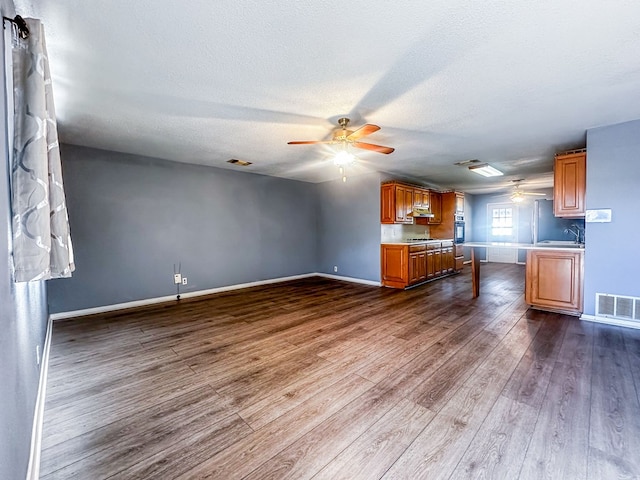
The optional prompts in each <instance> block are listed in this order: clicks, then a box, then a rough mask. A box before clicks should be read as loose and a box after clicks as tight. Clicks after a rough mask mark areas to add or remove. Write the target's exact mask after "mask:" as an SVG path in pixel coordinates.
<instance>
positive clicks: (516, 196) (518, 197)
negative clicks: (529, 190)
mask: <svg viewBox="0 0 640 480" xmlns="http://www.w3.org/2000/svg"><path fill="white" fill-rule="evenodd" d="M511 201H512V202H513V203H522V202H524V195H523V194H522V193H521V192H514V193H513V194H512V195H511Z"/></svg>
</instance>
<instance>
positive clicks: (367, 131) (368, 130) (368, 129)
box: [347, 123, 380, 141]
mask: <svg viewBox="0 0 640 480" xmlns="http://www.w3.org/2000/svg"><path fill="white" fill-rule="evenodd" d="M378 130H380V127H379V126H378V125H372V124H371V123H367V124H366V125H363V126H362V127H360V128H359V129H358V130H356V131H355V132H353V133H352V134H351V135H348V136H347V140H350V141H353V140H357V139H359V138H362V137H366V136H367V135H371V134H372V133H373V132H377V131H378Z"/></svg>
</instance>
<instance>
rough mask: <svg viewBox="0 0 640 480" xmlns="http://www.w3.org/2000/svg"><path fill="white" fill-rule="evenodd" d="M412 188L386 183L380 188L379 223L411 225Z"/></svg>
mask: <svg viewBox="0 0 640 480" xmlns="http://www.w3.org/2000/svg"><path fill="white" fill-rule="evenodd" d="M413 191H414V189H413V187H409V186H407V185H400V184H397V183H386V184H383V185H382V186H381V187H380V223H407V224H412V223H413V217H412V216H411V211H412V210H413V206H414V202H413V198H414V195H413Z"/></svg>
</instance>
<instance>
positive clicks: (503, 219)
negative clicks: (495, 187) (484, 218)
mask: <svg viewBox="0 0 640 480" xmlns="http://www.w3.org/2000/svg"><path fill="white" fill-rule="evenodd" d="M492 211H493V212H492V216H491V236H492V237H513V208H512V207H506V208H504V207H501V208H493V209H492Z"/></svg>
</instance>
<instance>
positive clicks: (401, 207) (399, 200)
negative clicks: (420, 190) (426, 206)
mask: <svg viewBox="0 0 640 480" xmlns="http://www.w3.org/2000/svg"><path fill="white" fill-rule="evenodd" d="M395 202H396V214H395V223H413V217H411V215H410V214H411V211H412V210H413V188H411V187H405V186H403V185H396V187H395Z"/></svg>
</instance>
